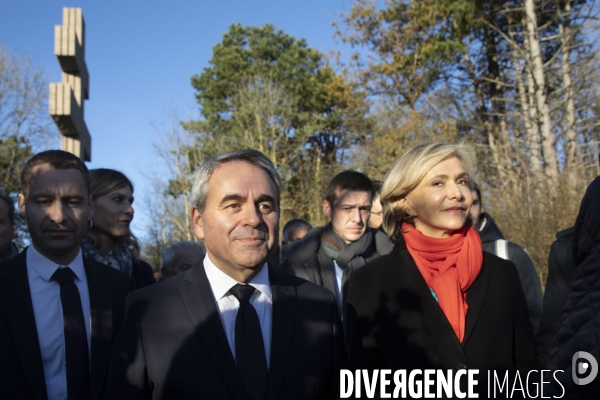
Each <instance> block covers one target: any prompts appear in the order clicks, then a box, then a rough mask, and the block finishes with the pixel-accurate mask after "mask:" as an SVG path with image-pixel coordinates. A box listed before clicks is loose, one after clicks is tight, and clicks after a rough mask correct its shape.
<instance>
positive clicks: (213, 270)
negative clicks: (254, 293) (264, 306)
mask: <svg viewBox="0 0 600 400" xmlns="http://www.w3.org/2000/svg"><path fill="white" fill-rule="evenodd" d="M204 271H206V277H207V278H208V282H209V283H210V286H211V288H212V290H213V293H214V295H215V298H216V299H217V301H219V300H220V299H222V298H223V297H224V296H227V295H228V294H229V289H231V288H232V287H233V286H235V285H237V284H238V283H241V282H238V281H236V280H235V279H233V278H232V277H230V276H229V275H227V274H226V273H225V272H223V271H221V270H220V269H219V268H218V267H217V266H216V265H215V264H214V263H213V262H212V261H211V259H210V258H209V257H208V254H207V255H206V256H204ZM248 284H249V285H252V286H254V288H255V289H257V290H259V291H260V292H261V293H263V294H264V295H265V296H267V297H268V298H269V300H271V301H272V300H273V299H272V298H271V283H270V281H269V268H268V266H267V263H265V264H264V265H263V267H262V268H261V270H260V272H259V273H258V274H257V275H256V276H255V277H254V278H252V280H251V281H250V282H248Z"/></svg>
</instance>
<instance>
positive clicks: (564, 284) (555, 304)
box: [535, 226, 575, 366]
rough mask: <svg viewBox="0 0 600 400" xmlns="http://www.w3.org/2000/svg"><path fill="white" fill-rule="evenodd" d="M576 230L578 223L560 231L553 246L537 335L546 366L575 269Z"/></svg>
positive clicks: (539, 349)
mask: <svg viewBox="0 0 600 400" xmlns="http://www.w3.org/2000/svg"><path fill="white" fill-rule="evenodd" d="M574 231H575V227H573V226H572V227H570V228H567V229H565V230H562V231H560V232H558V233H557V234H556V241H554V243H552V246H551V247H550V255H549V257H548V280H547V281H546V291H545V292H544V311H543V312H542V318H541V320H540V328H539V330H538V332H537V335H536V337H535V352H536V354H537V356H538V358H539V360H540V361H541V362H542V364H544V365H546V366H547V365H548V363H549V361H550V360H549V353H550V348H551V345H552V339H554V335H556V332H557V331H558V326H559V324H560V317H561V315H562V311H563V308H564V307H565V301H566V300H567V296H568V294H569V290H570V289H571V281H572V280H573V274H574V273H575V261H574V260H573V246H572V244H573V232H574Z"/></svg>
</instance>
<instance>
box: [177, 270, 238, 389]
mask: <svg viewBox="0 0 600 400" xmlns="http://www.w3.org/2000/svg"><path fill="white" fill-rule="evenodd" d="M179 293H180V294H181V297H182V299H183V302H184V303H185V306H186V308H187V311H188V313H189V314H190V317H191V319H192V323H193V324H194V327H195V331H196V334H197V335H198V337H199V338H200V340H201V341H202V343H203V344H204V348H205V349H206V352H207V353H208V356H209V358H210V360H211V362H212V364H213V365H214V367H215V369H216V370H217V372H218V373H219V375H220V376H221V379H222V380H223V382H225V386H226V387H227V389H228V390H229V392H230V393H231V396H232V397H233V398H235V399H246V398H247V397H246V392H245V391H244V385H243V382H242V378H241V377H240V374H239V372H238V370H237V366H236V364H235V360H234V359H233V355H232V354H231V349H230V348H229V343H228V342H227V337H226V336H225V331H224V330H223V324H222V322H221V318H220V317H219V311H218V309H217V305H216V304H215V300H214V297H213V292H212V288H211V287H210V283H209V282H208V278H207V277H206V272H205V271H204V266H203V264H202V262H200V263H198V264H196V266H194V267H193V268H190V269H189V270H188V271H187V272H185V278H184V279H183V281H182V287H181V289H180V290H179Z"/></svg>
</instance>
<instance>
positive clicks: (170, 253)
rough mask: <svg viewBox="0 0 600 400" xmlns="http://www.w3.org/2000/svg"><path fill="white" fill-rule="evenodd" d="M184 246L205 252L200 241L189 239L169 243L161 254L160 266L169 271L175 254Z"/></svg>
mask: <svg viewBox="0 0 600 400" xmlns="http://www.w3.org/2000/svg"><path fill="white" fill-rule="evenodd" d="M184 248H189V249H191V248H198V249H200V250H202V252H203V253H205V251H204V249H203V248H202V246H201V245H200V243H197V242H190V241H181V242H177V243H174V244H172V245H170V246H169V247H167V248H166V249H165V251H164V253H163V256H162V261H161V267H162V268H166V269H168V270H169V271H170V270H171V263H172V262H173V259H174V258H175V254H177V251H178V250H181V249H184Z"/></svg>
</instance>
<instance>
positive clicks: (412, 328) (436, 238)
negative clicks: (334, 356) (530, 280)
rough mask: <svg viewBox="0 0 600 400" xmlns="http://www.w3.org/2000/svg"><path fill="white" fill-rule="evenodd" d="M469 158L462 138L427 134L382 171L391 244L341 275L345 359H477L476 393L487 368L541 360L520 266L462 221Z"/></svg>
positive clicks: (467, 203)
mask: <svg viewBox="0 0 600 400" xmlns="http://www.w3.org/2000/svg"><path fill="white" fill-rule="evenodd" d="M474 166H475V157H474V155H473V151H472V149H471V148H469V147H467V146H464V145H455V144H444V143H432V144H423V145H419V146H416V147H414V148H412V149H411V150H409V151H408V152H407V153H406V154H404V155H403V156H401V157H400V158H399V159H398V160H397V161H396V163H395V164H394V166H393V167H392V169H391V170H390V172H389V173H388V175H387V177H386V179H385V181H384V182H383V186H382V190H381V203H382V205H383V228H384V230H385V232H386V233H387V234H388V236H389V238H390V239H391V240H392V241H393V242H394V243H395V246H394V249H393V250H392V252H391V253H390V254H388V255H385V256H382V257H380V258H378V259H376V260H374V261H372V262H370V263H369V264H367V265H366V266H365V267H363V268H362V269H361V270H359V271H357V273H356V274H355V275H353V276H351V278H350V284H349V292H348V320H347V334H348V337H347V339H348V346H349V355H350V361H351V365H352V368H353V369H354V368H365V369H371V370H372V369H391V370H399V369H405V370H408V371H409V372H410V371H411V370H415V369H420V370H425V369H436V370H444V371H447V370H453V371H457V370H461V369H465V368H467V369H479V371H480V375H479V376H478V380H479V389H480V392H481V393H486V390H487V385H486V383H485V380H486V378H487V371H488V370H496V371H498V373H499V374H500V375H499V376H500V377H501V379H503V378H504V374H505V373H506V372H507V371H508V373H509V374H510V376H511V377H514V376H515V372H516V371H517V370H519V371H520V372H524V371H529V370H530V369H541V368H539V363H538V361H537V359H536V357H535V353H534V345H533V334H532V332H531V328H530V327H529V324H528V321H527V304H526V302H525V297H524V295H523V290H522V289H521V285H520V283H519V275H518V274H517V271H516V269H515V267H514V265H513V264H512V263H510V262H508V261H505V260H502V259H500V258H498V257H496V256H494V255H492V254H488V253H484V252H483V250H482V246H481V240H480V238H479V235H478V234H477V231H476V230H475V229H474V228H473V227H472V226H471V222H470V219H469V208H470V207H471V204H472V201H473V198H472V195H471V189H472V178H471V177H472V175H473V168H474ZM525 375H526V374H525ZM525 375H523V376H525ZM510 379H512V378H510ZM510 382H511V383H510V385H511V386H512V381H510ZM519 393H520V392H519ZM484 397H485V396H484Z"/></svg>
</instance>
